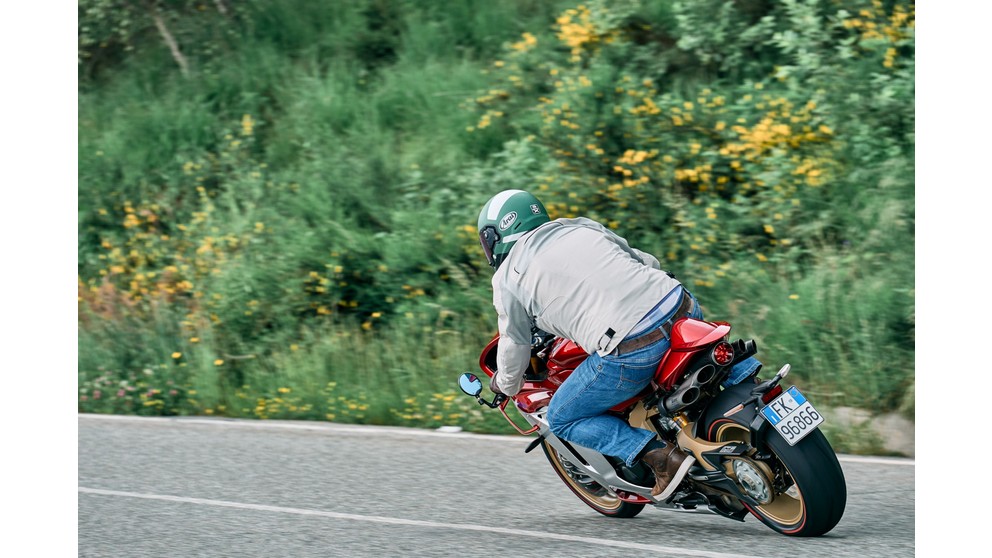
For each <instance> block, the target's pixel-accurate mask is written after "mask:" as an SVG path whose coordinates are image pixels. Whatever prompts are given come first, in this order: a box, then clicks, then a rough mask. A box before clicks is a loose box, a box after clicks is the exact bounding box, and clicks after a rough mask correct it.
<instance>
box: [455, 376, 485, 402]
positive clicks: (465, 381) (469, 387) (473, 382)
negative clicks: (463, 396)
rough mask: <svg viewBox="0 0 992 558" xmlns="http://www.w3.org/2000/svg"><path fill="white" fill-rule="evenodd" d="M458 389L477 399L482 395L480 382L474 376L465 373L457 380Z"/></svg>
mask: <svg viewBox="0 0 992 558" xmlns="http://www.w3.org/2000/svg"><path fill="white" fill-rule="evenodd" d="M458 387H460V388H461V390H462V391H464V392H465V393H467V394H469V395H471V396H472V397H478V396H479V394H480V393H482V380H480V379H479V377H478V376H476V375H475V374H471V373H468V372H466V373H464V374H462V375H461V377H459V378H458Z"/></svg>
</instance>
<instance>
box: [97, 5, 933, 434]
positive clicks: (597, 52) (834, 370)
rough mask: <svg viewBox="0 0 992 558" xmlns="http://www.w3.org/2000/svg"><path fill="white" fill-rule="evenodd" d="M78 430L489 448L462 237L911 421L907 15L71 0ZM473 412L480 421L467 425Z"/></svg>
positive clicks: (845, 8) (470, 270) (881, 9)
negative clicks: (610, 269) (673, 277)
mask: <svg viewBox="0 0 992 558" xmlns="http://www.w3.org/2000/svg"><path fill="white" fill-rule="evenodd" d="M78 21H79V51H78V60H79V64H78V69H79V72H78V78H79V79H78V83H79V95H78V99H79V111H78V113H79V122H78V132H79V134H78V135H79V203H78V208H79V216H78V233H79V234H78V239H79V245H78V270H79V276H78V290H79V307H78V310H79V311H78V320H79V328H78V331H79V386H78V387H79V391H80V396H79V410H80V411H83V412H121V413H139V414H159V415H161V414H216V415H224V416H253V417H259V418H299V419H315V420H336V421H353V422H367V423H377V424H409V425H413V426H432V425H435V424H461V425H463V426H466V425H467V426H468V427H470V428H475V429H479V430H495V431H505V430H506V428H508V426H503V425H501V423H500V421H501V420H502V419H501V418H499V416H498V414H496V413H488V415H495V416H492V417H490V416H486V415H484V414H481V413H479V412H478V409H477V405H475V403H474V401H472V400H470V399H468V398H463V397H460V396H459V397H457V398H456V397H454V389H453V388H454V386H455V378H456V376H457V374H458V373H459V372H462V371H465V370H476V369H477V368H476V366H477V360H478V352H479V350H480V349H481V347H482V345H483V344H484V343H485V342H486V341H487V340H488V339H489V337H491V335H492V334H493V333H494V330H495V316H494V313H493V311H492V307H491V299H490V297H491V292H490V285H489V277H490V271H489V269H488V267H487V266H486V265H485V263H484V259H483V257H482V254H481V250H480V249H479V248H478V246H477V241H476V235H475V229H474V223H475V219H476V216H477V212H478V210H479V208H480V207H481V206H482V204H483V203H484V202H485V200H486V199H488V197H489V196H491V195H492V194H494V193H496V192H498V191H500V190H502V189H505V188H523V189H528V190H531V191H533V192H535V193H536V194H538V195H539V196H540V197H541V198H542V200H543V201H544V202H545V204H546V205H547V206H548V208H549V211H550V212H551V214H552V217H572V216H577V215H584V216H588V217H591V218H594V219H599V220H602V221H603V222H604V223H607V224H608V225H609V226H610V227H611V228H613V229H614V230H616V231H617V232H618V233H619V234H621V235H622V236H624V237H626V238H627V239H628V240H629V241H630V242H631V244H633V245H634V246H637V247H639V248H641V249H643V250H647V251H650V252H652V253H654V254H656V255H657V256H658V257H659V259H661V260H662V262H663V266H665V267H666V268H667V269H670V270H671V271H673V272H675V273H676V274H677V275H678V276H679V277H680V279H681V280H682V281H683V282H684V283H685V284H686V285H688V286H689V287H690V288H691V289H692V290H693V291H694V292H695V293H696V294H697V295H698V296H699V297H700V298H701V300H702V302H703V304H704V307H705V310H706V313H707V316H708V317H709V318H711V319H719V320H726V321H729V322H731V323H733V324H734V334H735V335H737V336H741V337H753V338H755V339H756V340H757V341H758V346H759V351H760V354H759V356H760V357H761V358H762V359H763V360H764V361H765V362H766V363H768V366H769V367H775V368H777V367H778V366H780V365H781V363H784V362H791V363H792V364H793V370H794V373H793V374H794V376H790V377H795V378H796V380H795V381H796V383H797V384H798V385H800V386H801V387H802V388H803V389H805V390H807V391H809V392H810V395H811V396H812V397H815V398H816V400H817V401H819V402H821V404H823V405H824V406H842V405H843V406H854V407H861V408H868V409H873V410H877V411H901V412H904V413H906V414H907V415H908V416H912V414H913V412H914V406H915V404H914V395H913V390H914V385H915V381H914V378H915V371H914V352H915V351H914V343H915V341H914V315H915V314H914V300H915V293H914V283H915V279H914V267H915V260H914V253H915V249H914V243H915V240H914V238H915V232H914V211H915V209H914V204H915V200H914V189H915V181H914V180H915V179H914V176H915V162H914V154H915V138H914V133H915V120H914V114H915V85H914V83H915V82H914V80H915V77H914V76H915V71H914V69H915V66H914V48H915V46H914V45H915V43H914V26H915V9H914V4H913V2H905V1H891V0H889V1H882V0H807V1H799V0H693V1H688V0H686V1H673V0H615V1H606V0H604V1H590V2H584V3H577V2H564V1H552V0H508V1H506V2H488V1H483V0H462V1H459V2H448V3H438V2H432V1H429V0H354V1H350V2H308V1H304V0H281V1H279V2H274V1H262V0H245V1H233V0H213V1H206V0H203V1H195V0H194V1H189V0H147V1H145V2H126V1H123V0H80V2H79V19H78ZM473 407H476V408H473Z"/></svg>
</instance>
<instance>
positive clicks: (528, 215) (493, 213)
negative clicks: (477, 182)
mask: <svg viewBox="0 0 992 558" xmlns="http://www.w3.org/2000/svg"><path fill="white" fill-rule="evenodd" d="M550 220H551V219H550V218H549V217H548V211H547V210H546V209H544V204H543V203H541V200H539V199H537V198H535V197H534V196H533V195H532V194H530V193H528V192H524V191H523V190H503V191H502V192H500V193H498V194H496V195H495V196H493V197H492V198H490V199H489V201H488V202H486V205H484V206H483V207H482V211H481V212H480V213H479V241H480V242H481V243H482V251H483V252H485V254H486V260H487V261H488V262H489V265H491V266H492V268H493V269H498V268H499V265H500V264H501V263H503V260H505V259H506V257H507V255H508V254H509V253H510V248H513V245H514V244H515V243H516V242H517V240H518V239H519V238H520V237H521V236H523V235H524V234H525V233H527V232H530V231H532V230H534V229H536V228H537V227H540V226H541V225H543V224H544V223H547V222H548V221H550Z"/></svg>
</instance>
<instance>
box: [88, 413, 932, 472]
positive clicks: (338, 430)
mask: <svg viewBox="0 0 992 558" xmlns="http://www.w3.org/2000/svg"><path fill="white" fill-rule="evenodd" d="M78 417H79V418H80V419H96V420H120V421H142V422H165V423H176V422H178V423H182V424H204V425H209V426H221V427H234V428H253V429H259V430H277V429H285V430H311V431H312V430H323V431H328V432H333V433H334V434H345V435H360V436H376V435H379V436H403V437H406V438H409V437H414V436H420V437H425V438H463V439H471V440H479V439H487V440H498V441H502V442H508V443H513V444H527V443H530V441H531V440H532V439H533V438H532V437H531V436H527V437H523V436H519V435H497V434H475V433H472V432H439V431H436V430H425V429H422V428H409V427H402V426H376V425H364V424H338V423H333V422H319V421H305V420H300V421H291V420H287V421H278V420H257V419H227V418H206V417H139V416H131V415H101V414H85V413H80V414H79V415H78ZM837 459H838V460H839V461H847V462H851V463H867V464H875V465H903V466H905V465H910V466H915V465H916V460H914V459H912V458H907V457H870V456H861V455H838V456H837Z"/></svg>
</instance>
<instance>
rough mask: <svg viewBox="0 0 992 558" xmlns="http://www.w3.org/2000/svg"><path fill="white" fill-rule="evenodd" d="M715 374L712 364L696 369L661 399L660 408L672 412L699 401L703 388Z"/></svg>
mask: <svg viewBox="0 0 992 558" xmlns="http://www.w3.org/2000/svg"><path fill="white" fill-rule="evenodd" d="M716 376H717V373H716V367H715V366H713V365H712V364H707V365H705V366H703V367H701V368H700V369H698V370H696V371H695V372H693V373H692V375H691V376H689V379H688V380H686V381H685V382H683V383H682V385H681V386H679V388H678V389H677V390H675V392H674V393H672V394H671V395H669V396H668V397H666V398H665V399H664V400H663V401H662V403H661V406H662V410H664V411H667V412H668V413H674V412H676V411H678V410H680V409H684V408H685V407H688V406H689V405H692V404H693V403H695V402H696V401H699V397H700V396H701V395H702V394H703V388H704V387H706V386H707V385H709V384H710V383H712V382H713V380H715V379H716Z"/></svg>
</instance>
